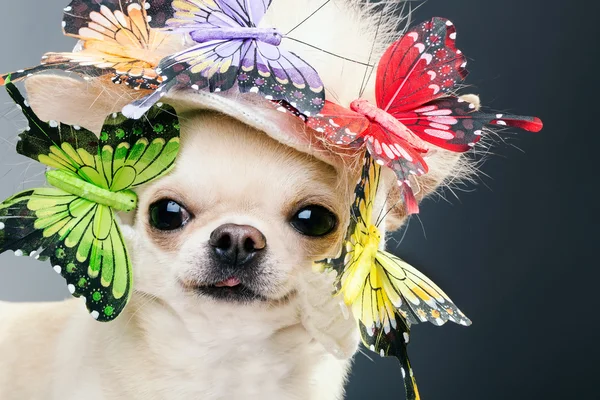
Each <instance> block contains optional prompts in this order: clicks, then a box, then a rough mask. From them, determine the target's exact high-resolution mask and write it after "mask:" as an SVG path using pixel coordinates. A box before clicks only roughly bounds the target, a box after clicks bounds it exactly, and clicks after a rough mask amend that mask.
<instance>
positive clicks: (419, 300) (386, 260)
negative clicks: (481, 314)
mask: <svg viewBox="0 0 600 400" xmlns="http://www.w3.org/2000/svg"><path fill="white" fill-rule="evenodd" d="M375 264H376V266H377V275H378V276H377V278H378V279H377V280H376V281H375V282H376V283H375V284H374V285H373V287H374V288H376V289H379V290H382V291H383V292H384V293H385V297H387V299H389V301H390V302H391V304H392V305H393V306H394V307H395V308H396V309H397V310H398V312H399V313H400V315H402V316H403V317H404V318H406V319H407V320H408V321H409V322H410V323H412V324H416V323H418V322H425V321H429V322H431V323H432V324H434V325H444V324H445V323H446V322H448V321H452V322H455V323H458V324H461V325H465V326H467V325H471V321H470V320H469V319H468V318H467V317H466V316H465V315H464V314H463V313H462V312H461V311H460V310H459V309H458V308H457V307H456V305H454V303H453V302H452V300H450V298H449V297H448V295H447V294H446V293H444V292H443V291H442V290H441V289H440V288H439V287H438V286H437V285H436V284H435V283H433V282H432V281H431V280H430V279H429V278H427V277H426V276H425V275H423V274H422V273H421V272H419V271H418V270H417V269H416V268H414V267H412V266H411V265H409V264H408V263H406V262H405V261H403V260H402V259H400V258H398V257H396V256H394V255H393V254H390V253H388V252H386V251H379V252H378V253H377V257H376V258H375Z"/></svg>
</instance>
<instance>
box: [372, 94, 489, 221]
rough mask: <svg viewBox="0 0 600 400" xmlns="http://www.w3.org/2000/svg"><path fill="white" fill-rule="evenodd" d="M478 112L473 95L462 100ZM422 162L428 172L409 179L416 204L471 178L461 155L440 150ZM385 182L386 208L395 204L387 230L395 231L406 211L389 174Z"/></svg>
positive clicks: (479, 105) (466, 162)
mask: <svg viewBox="0 0 600 400" xmlns="http://www.w3.org/2000/svg"><path fill="white" fill-rule="evenodd" d="M461 99H463V100H465V101H468V102H469V103H471V104H473V105H474V106H475V110H479V109H480V107H481V102H480V100H479V97H478V96H477V95H474V94H468V95H464V96H461ZM425 160H426V161H427V165H428V166H429V172H428V173H427V174H425V175H423V176H420V177H418V178H413V179H411V182H412V189H413V192H414V194H415V197H416V198H417V201H418V202H421V201H422V200H423V199H424V198H425V197H427V196H429V195H430V194H432V193H434V192H435V191H436V190H438V189H439V188H440V187H443V186H445V185H448V184H449V183H450V182H456V181H460V180H461V179H465V178H468V177H469V175H471V174H472V171H473V168H470V167H469V160H468V158H467V157H465V156H464V155H463V154H461V153H454V152H451V151H447V150H443V149H440V148H432V149H431V150H429V153H428V154H427V156H426V158H425ZM383 177H384V181H385V182H389V183H388V184H387V189H388V193H389V195H388V196H389V197H388V200H387V201H388V204H397V205H396V206H395V207H394V208H393V209H392V210H391V211H390V213H389V214H388V216H387V219H386V230H388V231H395V230H397V229H399V228H400V227H401V226H402V225H403V224H404V222H406V217H407V214H406V209H405V208H404V205H403V203H402V197H401V192H400V190H399V189H398V187H397V186H396V184H395V182H396V177H395V175H394V173H393V172H392V171H391V170H388V171H386V173H385V175H383Z"/></svg>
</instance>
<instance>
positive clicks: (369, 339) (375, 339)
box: [355, 286, 421, 400]
mask: <svg viewBox="0 0 600 400" xmlns="http://www.w3.org/2000/svg"><path fill="white" fill-rule="evenodd" d="M382 300H383V299H382V298H381V296H379V295H378V294H377V292H375V291H373V290H372V288H371V287H369V286H366V287H365V290H364V291H363V294H362V295H361V297H360V299H359V300H358V301H357V303H356V306H355V308H357V309H358V310H357V311H356V312H365V314H364V317H360V319H359V322H358V325H359V330H360V337H361V339H362V342H363V344H364V345H365V347H367V348H368V349H369V350H371V351H372V352H374V353H377V354H379V355H380V356H381V357H396V358H397V359H398V360H399V361H400V368H401V371H402V378H403V380H404V390H405V395H406V399H407V400H419V399H420V398H421V397H420V394H419V389H418V387H417V381H416V379H415V376H414V373H413V369H412V366H411V363H410V359H409V358H408V342H409V339H410V325H409V324H408V323H407V322H406V320H405V319H404V318H402V317H401V316H399V315H397V314H396V313H395V312H394V311H393V308H391V307H390V308H384V309H383V316H382V319H383V320H384V321H385V324H384V325H383V326H387V327H388V329H385V328H382V327H379V328H375V329H370V328H367V327H366V326H365V324H364V323H363V322H362V321H363V319H362V318H368V315H369V314H370V313H371V312H373V310H370V309H371V307H372V305H373V304H376V303H377V302H378V301H382ZM365 305H366V306H367V307H364V306H365ZM389 328H391V329H389Z"/></svg>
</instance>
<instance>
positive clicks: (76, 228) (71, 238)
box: [0, 188, 132, 322]
mask: <svg viewBox="0 0 600 400" xmlns="http://www.w3.org/2000/svg"><path fill="white" fill-rule="evenodd" d="M0 249H1V250H2V251H6V250H13V251H14V252H15V254H16V255H26V256H30V257H34V258H36V259H39V260H42V261H45V260H48V259H49V260H50V261H51V263H52V266H53V267H54V270H55V271H56V272H58V273H60V274H61V275H62V276H63V277H64V278H65V279H66V281H67V284H68V288H69V291H70V292H71V294H72V295H73V296H75V297H85V299H86V305H87V308H88V310H89V311H90V313H91V314H92V316H93V317H94V318H96V319H98V320H99V321H104V322H106V321H111V320H113V319H115V318H116V317H117V316H118V315H119V314H120V312H121V311H122V310H123V308H124V307H125V305H126V304H127V301H128V300H129V296H130V293H131V287H132V281H131V276H132V274H131V262H130V260H129V257H128V255H127V249H126V247H125V242H124V240H123V237H122V235H121V232H120V230H119V227H118V226H117V223H116V220H115V217H114V215H113V211H112V210H111V209H110V207H107V206H103V205H101V204H97V203H93V202H90V201H88V200H85V199H83V198H80V197H77V196H74V195H71V194H69V193H67V192H64V191H62V190H60V189H56V188H44V189H34V190H28V191H24V192H22V193H19V194H17V195H15V196H13V197H11V198H9V199H8V200H6V201H5V202H4V203H2V204H1V205H0Z"/></svg>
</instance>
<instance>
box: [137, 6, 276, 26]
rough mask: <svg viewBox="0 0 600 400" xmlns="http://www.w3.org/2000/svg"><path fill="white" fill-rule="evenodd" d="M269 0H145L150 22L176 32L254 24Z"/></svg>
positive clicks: (258, 19)
mask: <svg viewBox="0 0 600 400" xmlns="http://www.w3.org/2000/svg"><path fill="white" fill-rule="evenodd" d="M271 1H272V0H253V1H244V2H241V1H224V0H147V2H148V4H149V10H150V11H149V15H150V26H151V27H152V28H155V29H162V30H169V31H178V32H182V31H185V32H191V31H196V30H200V29H219V28H224V27H230V28H237V27H240V26H246V27H255V26H256V25H258V23H259V22H260V21H261V20H262V18H263V17H264V15H265V13H266V12H267V10H268V8H269V6H270V5H271Z"/></svg>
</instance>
